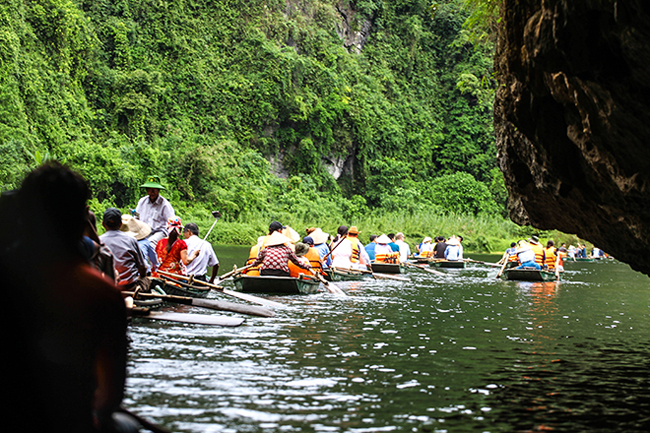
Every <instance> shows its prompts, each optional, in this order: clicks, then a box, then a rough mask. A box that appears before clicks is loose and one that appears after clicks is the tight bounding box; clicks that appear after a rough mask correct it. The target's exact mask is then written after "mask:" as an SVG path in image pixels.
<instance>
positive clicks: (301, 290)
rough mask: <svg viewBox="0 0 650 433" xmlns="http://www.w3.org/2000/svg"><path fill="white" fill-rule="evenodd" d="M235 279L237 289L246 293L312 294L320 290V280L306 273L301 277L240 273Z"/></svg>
mask: <svg viewBox="0 0 650 433" xmlns="http://www.w3.org/2000/svg"><path fill="white" fill-rule="evenodd" d="M234 281H235V287H237V290H239V291H241V292H245V293H273V294H282V295H311V294H314V293H318V292H319V291H320V281H318V280H317V279H315V278H310V277H309V276H306V275H305V276H304V277H303V276H301V278H293V277H274V276H269V275H260V276H248V275H239V276H236V277H235V278H234Z"/></svg>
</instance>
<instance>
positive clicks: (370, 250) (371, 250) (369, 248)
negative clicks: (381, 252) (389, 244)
mask: <svg viewBox="0 0 650 433" xmlns="http://www.w3.org/2000/svg"><path fill="white" fill-rule="evenodd" d="M376 246H377V235H370V242H368V245H366V246H365V247H364V248H363V249H364V250H366V254H368V260H369V261H370V262H374V261H375V247H376Z"/></svg>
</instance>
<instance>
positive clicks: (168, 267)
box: [154, 216, 201, 276]
mask: <svg viewBox="0 0 650 433" xmlns="http://www.w3.org/2000/svg"><path fill="white" fill-rule="evenodd" d="M182 230H183V225H182V223H181V219H180V218H179V217H177V216H174V217H172V218H169V221H168V222H167V232H168V233H169V236H168V237H166V238H162V239H161V240H159V241H158V244H157V245H156V254H157V255H158V261H159V262H160V266H159V267H158V269H157V270H156V271H157V272H159V271H163V272H168V273H170V274H178V275H185V271H184V268H185V266H187V265H189V264H190V263H192V262H193V261H194V259H196V258H197V257H198V255H199V254H200V253H201V251H200V250H195V251H194V252H193V253H192V255H191V256H190V255H189V254H188V253H187V244H186V243H185V241H184V240H183V239H181V231H182ZM154 276H155V273H154Z"/></svg>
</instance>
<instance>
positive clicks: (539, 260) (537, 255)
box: [530, 243, 555, 265]
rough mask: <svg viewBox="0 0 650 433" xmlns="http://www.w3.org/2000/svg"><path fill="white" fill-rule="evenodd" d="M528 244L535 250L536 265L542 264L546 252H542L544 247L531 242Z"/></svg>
mask: <svg viewBox="0 0 650 433" xmlns="http://www.w3.org/2000/svg"><path fill="white" fill-rule="evenodd" d="M530 246H531V247H532V249H533V251H534V252H535V263H537V264H538V265H543V264H544V257H545V256H546V254H544V247H543V246H541V245H540V244H532V243H531V244H530ZM553 263H555V262H553Z"/></svg>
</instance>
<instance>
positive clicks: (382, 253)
mask: <svg viewBox="0 0 650 433" xmlns="http://www.w3.org/2000/svg"><path fill="white" fill-rule="evenodd" d="M375 241H376V242H377V246H376V247H375V263H398V261H399V251H393V249H392V248H391V246H390V243H391V242H390V238H389V237H388V236H387V235H385V234H382V235H381V236H379V237H377V239H375Z"/></svg>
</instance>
